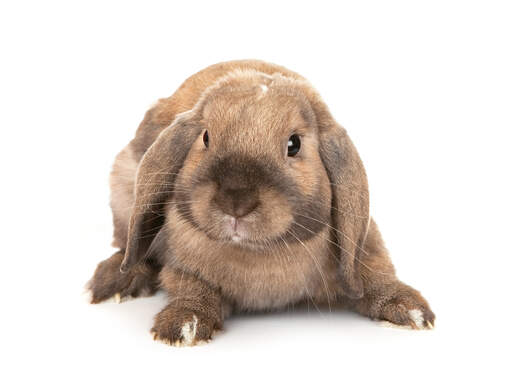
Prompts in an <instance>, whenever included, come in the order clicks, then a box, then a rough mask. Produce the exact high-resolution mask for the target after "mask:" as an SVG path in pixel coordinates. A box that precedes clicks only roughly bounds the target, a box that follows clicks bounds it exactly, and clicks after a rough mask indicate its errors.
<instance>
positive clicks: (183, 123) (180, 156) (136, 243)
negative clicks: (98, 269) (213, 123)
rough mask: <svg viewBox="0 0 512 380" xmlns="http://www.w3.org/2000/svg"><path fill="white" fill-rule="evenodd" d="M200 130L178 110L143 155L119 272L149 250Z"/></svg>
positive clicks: (135, 262)
mask: <svg viewBox="0 0 512 380" xmlns="http://www.w3.org/2000/svg"><path fill="white" fill-rule="evenodd" d="M200 132H201V127H200V126H199V125H198V124H197V123H194V122H193V121H192V118H191V115H190V112H188V113H185V114H181V115H179V116H178V117H177V118H176V120H175V121H174V122H173V123H172V124H171V125H170V126H169V127H167V128H166V129H164V130H163V131H162V132H161V133H160V135H159V136H158V138H157V139H156V140H155V142H154V143H153V144H152V145H151V146H150V147H149V149H148V150H147V152H146V153H145V154H144V156H143V157H142V159H141V162H140V164H139V167H138V169H137V178H136V188H135V204H134V207H133V210H132V215H131V217H130V223H129V226H128V241H127V245H126V251H125V255H124V260H123V262H122V264H121V272H123V273H124V272H127V271H128V270H129V269H130V268H131V267H132V266H134V265H135V264H137V263H138V262H139V261H140V260H141V259H142V258H143V255H144V254H146V252H147V251H148V249H149V247H150V245H151V242H152V240H153V237H154V236H155V235H156V234H157V233H158V231H159V229H160V227H161V226H162V224H163V220H164V215H163V208H164V205H165V202H166V201H167V200H168V199H169V198H171V197H172V194H173V191H174V185H175V180H176V178H177V175H178V172H179V171H180V169H181V167H182V166H183V162H184V161H185V158H186V157H187V154H188V151H189V149H190V147H191V145H192V143H193V142H194V140H195V139H196V138H197V136H198V135H199V133H200Z"/></svg>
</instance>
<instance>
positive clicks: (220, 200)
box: [214, 188, 259, 218]
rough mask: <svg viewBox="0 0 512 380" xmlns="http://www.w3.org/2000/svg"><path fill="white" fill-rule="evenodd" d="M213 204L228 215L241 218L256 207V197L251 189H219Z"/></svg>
mask: <svg viewBox="0 0 512 380" xmlns="http://www.w3.org/2000/svg"><path fill="white" fill-rule="evenodd" d="M214 200H215V203H217V205H218V206H219V208H220V209H221V210H222V211H223V212H224V213H225V214H228V215H231V216H234V217H235V218H241V217H243V216H245V215H247V214H249V213H251V212H252V211H253V210H254V209H255V208H256V207H258V203H259V201H258V196H257V194H256V191H254V190H253V189H251V188H221V189H219V191H218V192H217V194H216V196H215V198H214Z"/></svg>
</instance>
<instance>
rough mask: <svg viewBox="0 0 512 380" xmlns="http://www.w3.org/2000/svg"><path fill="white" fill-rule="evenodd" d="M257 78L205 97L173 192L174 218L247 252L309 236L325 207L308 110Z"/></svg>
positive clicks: (326, 194)
mask: <svg viewBox="0 0 512 380" xmlns="http://www.w3.org/2000/svg"><path fill="white" fill-rule="evenodd" d="M260 80H261V81H260V82H259V83H258V82H256V83H255V78H254V77H251V78H250V80H248V82H242V83H240V82H237V83H232V82H230V81H227V82H225V83H223V84H222V85H220V86H219V87H217V88H215V89H212V90H211V91H210V92H209V93H208V94H207V96H205V97H204V99H203V101H202V103H201V104H200V105H199V106H198V107H197V110H195V112H197V113H198V114H199V115H196V117H198V120H200V121H199V125H200V127H198V128H200V133H199V134H198V135H197V137H196V139H195V141H194V142H193V144H192V146H191V148H190V150H189V152H188V156H187V158H186V160H185V162H184V165H183V167H182V169H181V172H180V174H179V176H178V178H177V182H176V186H175V190H174V191H175V201H176V205H177V208H178V211H179V214H180V215H181V216H182V217H183V218H184V219H186V220H188V221H189V222H190V223H192V224H193V225H194V226H195V227H196V228H198V229H199V230H200V231H202V232H203V233H205V234H206V235H207V236H208V237H209V238H211V239H214V240H220V241H225V242H229V243H231V244H236V245H242V246H244V247H249V248H253V249H259V248H261V249H264V248H268V246H269V244H276V243H277V244H283V243H287V242H294V243H297V242H298V241H306V240H308V239H310V238H311V237H313V236H314V235H315V234H317V233H318V231H320V230H321V229H323V228H324V227H325V225H326V224H328V223H329V215H330V205H331V191H330V185H329V180H328V177H327V173H326V171H325V169H324V166H323V164H322V160H321V157H320V154H319V152H318V149H319V138H318V131H317V126H316V120H315V116H314V113H313V111H312V109H311V106H310V105H309V103H308V102H307V100H306V98H305V97H303V96H301V94H300V92H297V93H292V92H290V89H289V86H287V87H280V86H279V81H278V80H276V81H275V82H274V81H271V80H270V79H269V78H266V77H262V78H260ZM237 81H240V79H239V78H237Z"/></svg>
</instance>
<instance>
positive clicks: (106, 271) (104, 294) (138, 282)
mask: <svg viewBox="0 0 512 380" xmlns="http://www.w3.org/2000/svg"><path fill="white" fill-rule="evenodd" d="M123 256H124V255H123V253H122V252H117V253H115V254H113V255H112V256H111V257H110V258H108V259H107V260H104V261H102V262H100V263H99V264H98V267H97V268H96V271H95V272H94V275H93V276H92V278H91V280H90V281H89V282H88V283H87V286H86V287H87V290H88V291H90V293H91V294H90V302H91V303H100V302H103V301H105V300H107V299H109V298H112V297H114V298H115V300H116V302H118V303H119V302H121V300H123V299H124V298H127V297H138V296H142V295H152V294H154V293H155V292H156V290H157V289H158V269H156V268H153V267H151V266H149V265H145V264H141V265H137V266H135V267H133V268H132V269H131V270H130V271H129V272H128V273H121V271H120V270H119V268H120V266H121V262H122V261H123Z"/></svg>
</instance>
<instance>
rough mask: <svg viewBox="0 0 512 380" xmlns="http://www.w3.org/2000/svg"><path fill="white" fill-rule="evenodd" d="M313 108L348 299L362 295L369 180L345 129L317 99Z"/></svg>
mask: <svg viewBox="0 0 512 380" xmlns="http://www.w3.org/2000/svg"><path fill="white" fill-rule="evenodd" d="M316 100H317V101H316V102H315V101H313V108H314V109H315V113H316V116H317V122H318V125H319V133H320V156H321V158H322V161H323V163H324V165H325V169H326V170H327V175H328V177H329V180H330V182H331V189H332V209H331V220H332V224H333V227H334V228H335V230H333V231H335V233H336V237H337V242H338V245H339V247H338V249H339V250H340V252H339V258H340V273H341V281H342V284H341V285H342V289H343V291H344V293H345V294H346V295H347V296H348V297H350V298H354V299H357V298H361V297H362V296H363V280H362V278H361V274H360V270H359V266H360V260H361V259H360V256H361V254H362V252H363V246H364V243H365V240H366V235H367V233H368V226H369V221H370V214H369V203H370V202H369V193H368V181H367V178H366V172H365V170H364V166H363V163H362V161H361V159H360V157H359V154H358V153H357V150H356V148H355V147H354V145H353V144H352V141H351V140H350V138H349V137H348V135H347V132H346V131H345V129H344V128H342V127H341V126H340V125H338V124H337V123H336V122H335V121H334V119H333V118H332V116H331V115H330V113H329V110H328V109H327V106H326V105H325V104H324V103H323V102H321V101H320V100H319V98H316Z"/></svg>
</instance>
